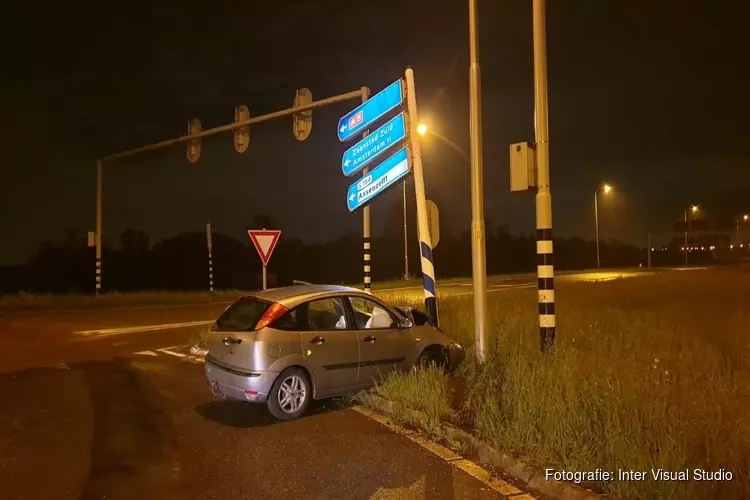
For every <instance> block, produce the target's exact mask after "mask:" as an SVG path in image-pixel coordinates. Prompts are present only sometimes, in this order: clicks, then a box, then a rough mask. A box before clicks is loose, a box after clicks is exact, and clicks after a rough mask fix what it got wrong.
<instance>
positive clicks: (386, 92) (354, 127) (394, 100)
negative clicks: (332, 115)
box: [337, 79, 403, 142]
mask: <svg viewBox="0 0 750 500" xmlns="http://www.w3.org/2000/svg"><path fill="white" fill-rule="evenodd" d="M402 101H403V94H402V90H401V80H400V79H399V80H396V81H395V82H393V83H392V84H390V85H388V86H387V87H386V88H384V89H383V90H381V91H380V92H378V93H377V94H375V95H374V96H372V97H371V98H370V99H368V100H367V101H365V102H363V103H362V104H361V105H359V106H358V107H356V108H355V109H354V110H353V111H350V112H349V113H347V114H346V115H344V116H343V117H341V119H340V120H339V126H338V129H337V130H338V134H339V140H340V141H341V142H346V141H347V140H349V139H351V138H352V137H354V136H355V135H357V134H358V133H361V132H362V131H363V130H365V129H366V128H367V126H368V125H371V124H372V123H373V122H375V121H377V120H379V119H380V118H382V116H383V115H384V114H386V113H387V112H389V111H391V110H392V109H394V108H395V107H397V106H399V105H401V102H402Z"/></svg>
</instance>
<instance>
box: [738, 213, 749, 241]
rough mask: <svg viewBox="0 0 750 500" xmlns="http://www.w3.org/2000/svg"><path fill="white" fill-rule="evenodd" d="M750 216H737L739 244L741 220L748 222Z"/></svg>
mask: <svg viewBox="0 0 750 500" xmlns="http://www.w3.org/2000/svg"><path fill="white" fill-rule="evenodd" d="M748 218H750V216H748V215H747V214H745V215H743V216H742V217H738V218H737V245H739V244H740V243H741V242H740V223H741V222H747V219H748Z"/></svg>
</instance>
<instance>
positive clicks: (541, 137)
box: [533, 0, 556, 353]
mask: <svg viewBox="0 0 750 500" xmlns="http://www.w3.org/2000/svg"><path fill="white" fill-rule="evenodd" d="M533 1H534V4H533V17H534V112H535V116H534V118H535V125H536V126H535V132H536V157H537V186H538V188H537V194H536V228H537V242H536V252H537V259H538V260H537V275H538V278H539V281H538V295H539V342H540V344H541V348H542V352H546V353H550V352H552V351H553V350H554V347H555V329H556V323H555V285H554V274H555V273H554V265H553V247H552V195H551V193H550V174H549V131H548V121H547V120H548V116H547V35H546V14H545V5H544V0H533Z"/></svg>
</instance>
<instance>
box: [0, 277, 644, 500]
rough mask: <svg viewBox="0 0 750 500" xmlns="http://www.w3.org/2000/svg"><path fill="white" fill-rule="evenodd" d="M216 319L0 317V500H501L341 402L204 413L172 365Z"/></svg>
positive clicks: (77, 314)
mask: <svg viewBox="0 0 750 500" xmlns="http://www.w3.org/2000/svg"><path fill="white" fill-rule="evenodd" d="M628 272H630V271H628ZM619 274H622V273H619ZM617 277H622V276H620V275H618V274H617V273H615V274H611V273H610V274H606V273H604V274H602V273H599V274H596V275H595V276H592V275H589V274H586V275H581V274H578V275H568V276H566V277H560V278H559V279H562V280H568V279H569V280H580V279H583V280H591V279H614V278H617ZM535 283H536V278H535V277H534V276H533V275H529V276H513V277H505V278H495V279H493V280H491V281H490V282H489V285H488V289H489V291H490V292H492V291H502V290H507V289H510V288H518V287H533V286H535ZM402 292H409V289H403V290H402ZM409 293H417V294H419V293H420V290H419V289H416V290H411V291H410V292H409ZM441 293H447V294H464V293H471V286H470V284H469V286H467V285H466V284H462V283H455V284H451V285H448V286H445V287H443V288H442V289H441ZM224 307H225V304H204V305H192V306H178V307H175V306H169V307H138V308H123V309H110V310H79V311H45V312H39V311H25V312H3V313H0V345H1V346H2V348H0V394H2V395H3V397H2V403H1V404H0V498H8V499H11V498H12V499H18V500H20V499H29V500H32V499H33V500H44V499H83V500H94V499H105V498H106V499H112V500H119V499H123V500H126V499H127V500H133V499H139V500H148V499H166V500H171V499H222V500H223V499H226V498H234V499H264V500H266V499H267V500H273V499H291V498H293V499H296V498H300V499H347V500H356V499H389V498H398V499H399V500H410V499H428V498H429V499H437V500H441V499H463V498H468V499H500V498H506V497H504V496H502V495H501V494H500V493H498V492H497V491H495V490H493V489H491V488H490V487H489V486H488V485H487V484H486V482H482V481H480V480H479V479H477V478H475V477H473V476H472V475H470V474H469V473H467V472H465V470H464V469H461V468H459V467H457V466H456V465H455V463H449V462H447V461H446V460H444V459H443V458H440V457H439V456H437V455H435V454H434V453H432V452H430V451H428V450H427V449H425V448H424V447H422V446H420V445H419V444H417V443H415V442H414V441H413V440H411V439H408V438H407V437H406V436H404V435H401V434H399V433H395V432H393V431H392V430H390V429H389V428H388V427H385V426H383V425H381V424H380V423H378V422H376V421H374V420H372V419H370V418H368V417H367V416H364V415H362V414H360V413H358V412H356V411H354V410H353V409H351V408H349V407H348V403H347V402H346V401H342V400H332V401H326V402H323V403H316V404H314V405H313V406H312V411H311V413H310V414H309V415H307V416H305V417H303V418H302V419H300V420H298V421H295V422H285V423H279V422H275V421H273V420H272V419H271V418H270V417H269V416H268V414H267V412H266V410H265V408H264V407H263V406H257V405H250V404H229V403H217V402H213V401H212V399H211V396H210V393H209V391H208V389H207V387H206V383H205V377H204V375H203V366H202V364H201V363H199V362H197V361H195V360H193V359H191V358H190V357H189V356H186V353H187V349H188V347H189V345H190V343H191V340H193V339H195V338H196V337H197V334H198V333H199V332H200V331H201V330H202V329H205V328H207V327H208V323H209V322H211V321H212V320H213V319H215V318H216V316H217V315H218V314H219V313H220V312H221V311H222V310H223V308H224ZM175 323H179V324H183V325H184V324H185V323H187V324H189V326H175ZM510 498H514V499H517V500H523V499H527V500H528V499H529V498H531V497H530V496H525V495H524V494H516V495H513V496H511V497H510Z"/></svg>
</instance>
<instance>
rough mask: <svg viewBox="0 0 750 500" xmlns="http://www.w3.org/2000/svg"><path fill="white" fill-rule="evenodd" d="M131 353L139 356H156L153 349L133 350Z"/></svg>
mask: <svg viewBox="0 0 750 500" xmlns="http://www.w3.org/2000/svg"><path fill="white" fill-rule="evenodd" d="M133 354H139V355H141V356H158V354H156V353H155V352H154V351H138V352H134V353H133Z"/></svg>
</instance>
